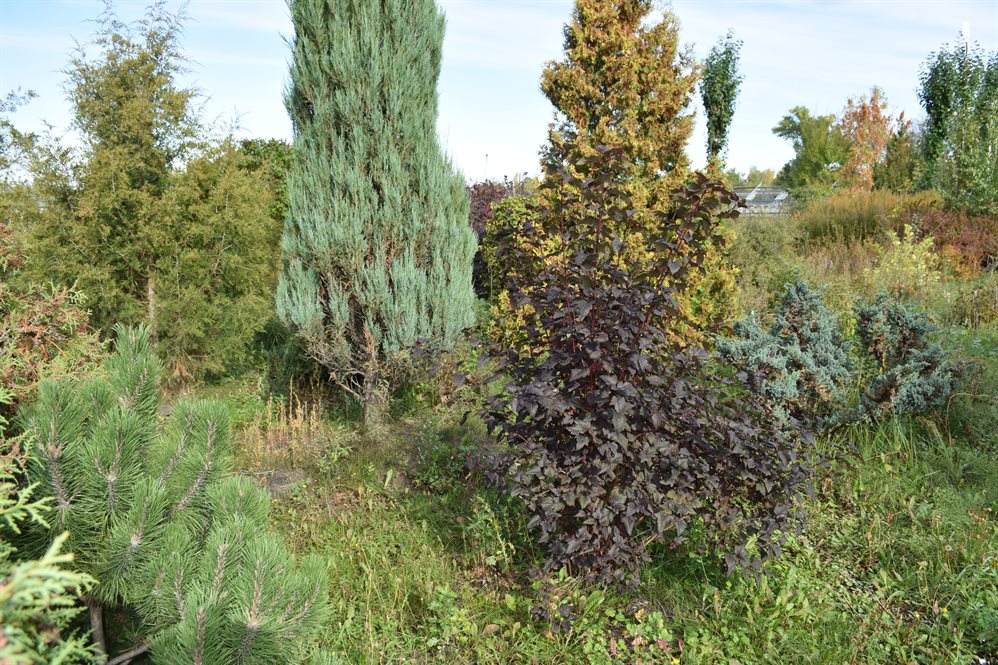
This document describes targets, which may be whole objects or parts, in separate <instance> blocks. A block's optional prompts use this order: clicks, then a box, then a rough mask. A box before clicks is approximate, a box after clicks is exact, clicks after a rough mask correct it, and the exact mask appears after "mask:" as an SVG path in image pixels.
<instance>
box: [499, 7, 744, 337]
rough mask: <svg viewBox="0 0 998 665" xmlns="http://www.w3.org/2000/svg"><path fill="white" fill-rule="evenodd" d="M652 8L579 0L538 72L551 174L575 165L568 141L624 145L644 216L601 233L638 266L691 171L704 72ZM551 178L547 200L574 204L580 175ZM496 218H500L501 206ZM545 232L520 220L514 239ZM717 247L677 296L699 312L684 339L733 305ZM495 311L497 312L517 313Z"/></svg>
mask: <svg viewBox="0 0 998 665" xmlns="http://www.w3.org/2000/svg"><path fill="white" fill-rule="evenodd" d="M652 9H653V3H652V1H651V0H611V1H608V0H577V2H576V3H575V11H574V13H573V16H572V20H571V21H570V22H569V24H568V25H567V26H566V28H565V57H564V59H562V60H560V61H557V62H550V63H548V65H547V66H546V67H545V69H544V74H543V77H542V79H541V89H542V91H543V92H544V94H545V95H546V96H547V98H548V99H549V100H550V101H551V103H552V104H553V105H554V107H555V109H556V116H555V121H554V122H553V123H552V125H551V127H550V130H549V145H548V146H546V147H545V149H544V150H543V153H542V162H543V165H544V168H545V171H546V173H548V174H549V175H548V178H550V177H552V175H551V174H559V173H561V171H562V169H563V168H566V167H567V168H569V169H573V168H575V167H574V165H566V164H564V163H563V160H562V157H561V156H562V155H564V154H565V150H564V146H565V145H566V144H571V145H572V146H573V151H574V154H579V155H581V159H582V160H583V161H582V163H583V164H584V163H585V160H587V159H590V160H597V159H602V156H601V155H602V153H601V148H603V147H613V148H618V149H620V151H621V153H622V158H621V159H620V160H619V162H618V164H617V168H618V169H619V172H618V173H616V174H615V177H616V178H618V180H617V182H618V185H619V186H620V187H621V190H622V191H623V192H624V193H625V194H626V196H627V197H628V200H629V201H631V202H632V205H633V210H634V212H633V217H634V219H635V220H636V221H637V222H638V223H637V224H632V223H630V220H628V224H615V223H613V222H609V224H610V228H608V229H606V233H605V234H604V237H606V238H611V237H614V236H617V238H618V240H619V241H620V242H621V243H623V244H624V247H625V249H624V254H623V255H624V256H625V257H627V260H628V261H630V262H633V263H634V264H635V265H640V264H642V263H646V262H647V261H648V260H649V259H650V257H649V256H648V255H647V252H646V250H645V249H644V248H645V247H646V246H647V244H646V243H645V242H644V241H643V235H644V234H646V233H647V232H648V231H650V230H651V229H652V228H653V227H654V224H656V223H657V222H656V220H657V219H658V217H657V215H656V213H657V212H659V211H662V210H668V209H669V208H670V207H671V206H672V202H671V198H670V197H671V193H672V192H673V191H674V190H675V189H676V188H677V187H679V186H680V185H682V184H683V183H684V182H686V181H687V180H688V179H689V178H690V171H689V158H688V157H687V155H686V152H685V146H686V143H687V141H688V139H689V137H690V134H691V133H692V130H693V113H692V111H690V103H691V100H692V97H693V94H694V92H695V89H696V81H697V76H698V70H697V67H696V65H695V63H694V61H693V59H692V56H691V55H690V53H689V52H687V51H685V50H683V49H682V48H681V46H680V41H679V22H678V20H677V18H676V16H675V15H674V14H673V13H672V12H670V11H666V12H665V13H664V15H663V17H662V18H661V20H659V21H657V22H650V21H649V17H650V15H651V12H652ZM557 177H558V178H559V179H560V176H557ZM551 184H552V186H551V187H546V188H544V189H543V191H542V193H541V194H540V196H541V197H542V199H543V200H542V203H543V204H545V205H550V204H551V203H552V201H553V200H554V199H561V200H563V203H564V201H569V206H571V203H570V201H571V200H573V199H577V198H578V192H577V191H575V190H576V189H577V187H576V185H574V184H573V183H571V182H564V181H563V182H560V183H551ZM566 218H567V219H571V218H572V217H571V216H570V215H569V216H567V217H566ZM496 223H497V224H498V225H502V223H503V220H502V214H501V213H497V222H496ZM642 229H643V230H642ZM539 232H540V231H539V230H538V229H535V228H533V227H531V228H530V229H527V228H523V227H521V228H519V229H518V230H517V232H516V233H512V234H510V235H509V237H508V241H510V242H518V241H522V238H520V239H517V238H516V235H517V233H521V234H525V233H539ZM537 246H538V247H539V248H540V247H544V248H546V249H545V250H544V252H546V253H547V254H548V258H547V260H548V261H552V262H555V263H557V262H558V261H561V260H565V259H566V258H567V256H568V255H569V253H570V252H571V248H569V247H562V246H560V241H559V236H558V234H554V235H551V236H550V237H548V238H545V239H544V240H543V241H542V242H540V243H537ZM718 249H719V248H718V247H717V246H711V248H710V256H709V258H708V260H707V261H706V263H705V265H704V266H703V268H702V269H701V270H700V271H699V273H698V274H697V275H695V276H694V277H693V278H691V279H690V280H689V283H688V286H687V288H686V289H685V290H684V292H683V293H681V294H680V302H681V304H682V306H683V308H684V310H685V312H686V313H687V315H688V316H690V317H692V319H693V320H694V321H693V322H694V325H692V326H689V327H686V328H684V329H683V330H675V331H672V332H673V333H674V334H678V335H679V336H680V337H681V338H682V339H684V340H687V341H690V342H700V341H702V337H701V336H700V335H699V334H698V332H697V331H699V330H702V329H705V328H710V327H713V326H716V325H718V324H719V323H721V322H723V321H725V320H726V319H728V318H730V316H731V315H732V314H733V312H734V306H733V297H732V294H733V292H734V286H735V284H734V273H733V271H732V270H731V269H730V268H728V267H726V266H725V265H724V262H723V259H722V257H721V256H720V252H719V251H718ZM500 253H501V252H500ZM514 306H515V305H514ZM497 309H498V310H499V311H498V312H497V314H498V315H499V316H500V317H503V316H509V315H513V313H511V312H508V311H507V312H505V313H504V312H503V311H502V307H501V306H500V307H497Z"/></svg>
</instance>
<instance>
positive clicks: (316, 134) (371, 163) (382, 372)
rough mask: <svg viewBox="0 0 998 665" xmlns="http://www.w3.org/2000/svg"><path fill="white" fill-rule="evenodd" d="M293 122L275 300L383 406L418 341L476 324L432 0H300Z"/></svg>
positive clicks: (439, 22) (327, 361)
mask: <svg viewBox="0 0 998 665" xmlns="http://www.w3.org/2000/svg"><path fill="white" fill-rule="evenodd" d="M291 16H292V20H293V22H294V27H295V36H294V42H293V60H292V63H291V82H290V86H289V90H288V93H287V96H286V105H287V108H288V112H289V114H290V115H291V120H292V123H293V126H294V157H293V163H292V166H291V170H290V173H289V175H288V203H289V211H288V216H287V219H286V223H285V229H284V237H283V247H284V269H283V272H282V275H281V279H280V283H279V286H278V293H277V311H278V314H279V315H280V316H281V318H282V319H284V320H285V322H287V323H288V324H289V325H290V326H291V327H292V328H293V329H295V330H296V331H297V333H298V334H299V335H300V336H301V337H302V338H303V340H304V342H305V346H306V348H307V349H308V351H309V353H310V354H311V355H312V356H314V357H315V358H316V359H317V360H318V361H319V362H321V363H322V364H323V365H325V366H326V367H327V368H328V369H329V370H331V373H332V375H333V376H335V377H336V378H337V380H338V382H339V384H340V385H341V386H342V387H343V388H344V389H345V390H346V391H347V392H348V393H351V394H352V395H353V396H354V397H356V398H357V399H359V400H360V401H361V402H362V403H363V405H364V413H365V420H366V421H368V422H370V421H371V420H372V419H375V418H376V417H377V414H378V412H379V411H380V410H381V408H382V407H383V405H384V401H385V397H386V394H387V390H388V389H389V387H390V382H391V379H392V377H393V375H394V372H395V371H396V370H397V369H398V368H399V367H400V365H401V362H400V361H402V360H404V359H405V357H406V356H407V354H408V353H409V352H410V351H411V350H412V349H413V348H414V347H415V346H416V345H417V344H418V343H420V341H421V340H425V345H426V346H427V347H430V348H433V349H440V348H446V347H449V346H452V345H453V344H454V343H455V342H456V341H457V339H458V337H459V335H460V333H461V331H462V330H464V329H465V328H467V327H468V326H470V325H471V324H472V323H473V320H474V313H473V304H474V292H473V289H472V281H471V272H472V261H473V258H474V254H475V237H474V233H473V232H472V231H471V229H470V228H469V227H468V223H467V220H468V198H467V195H466V193H465V190H464V181H463V179H462V178H461V177H460V175H459V174H458V173H457V172H456V171H455V169H454V167H453V166H452V165H451V163H450V162H449V160H448V159H447V158H446V157H445V156H444V154H443V153H442V151H441V148H440V145H439V142H438V140H437V135H436V118H437V92H436V83H437V79H438V77H439V74H440V60H441V47H442V42H443V35H444V17H443V15H442V14H441V13H440V12H439V10H438V9H437V7H436V4H435V3H434V2H433V0H292V2H291Z"/></svg>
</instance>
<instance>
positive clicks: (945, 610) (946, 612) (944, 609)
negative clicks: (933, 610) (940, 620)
mask: <svg viewBox="0 0 998 665" xmlns="http://www.w3.org/2000/svg"><path fill="white" fill-rule="evenodd" d="M948 613H949V610H948V609H946V608H945V607H944V608H943V616H946V615H947V614H948Z"/></svg>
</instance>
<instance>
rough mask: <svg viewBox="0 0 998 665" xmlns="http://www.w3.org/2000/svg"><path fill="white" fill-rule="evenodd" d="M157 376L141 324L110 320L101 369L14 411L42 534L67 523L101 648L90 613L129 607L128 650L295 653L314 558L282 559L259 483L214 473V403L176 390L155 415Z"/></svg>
mask: <svg viewBox="0 0 998 665" xmlns="http://www.w3.org/2000/svg"><path fill="white" fill-rule="evenodd" d="M159 374H160V364H159V362H158V361H157V360H156V358H155V356H154V355H153V354H152V352H151V349H150V342H149V330H148V328H139V329H134V328H119V329H118V341H117V346H116V349H115V351H114V353H113V354H112V355H111V356H110V357H109V358H108V360H107V362H106V363H105V366H104V368H103V373H102V374H98V375H97V376H96V377H95V378H93V379H89V380H75V381H63V382H58V383H52V382H46V383H43V384H42V386H41V387H40V389H39V398H38V401H37V402H36V403H35V404H34V405H33V406H31V407H30V408H29V409H27V410H26V411H25V412H24V413H22V414H21V418H22V423H23V425H24V428H25V430H26V431H27V432H29V433H30V434H31V436H32V437H33V438H34V440H35V441H36V442H37V445H36V447H35V448H34V450H33V451H32V454H31V457H30V459H29V464H28V468H27V475H28V478H29V480H30V481H31V482H33V483H36V484H37V486H38V488H39V491H40V493H43V494H45V495H47V496H49V497H51V501H52V505H53V507H54V511H53V514H52V517H51V519H50V520H49V522H50V528H49V529H47V530H45V532H44V533H43V534H42V535H43V536H44V541H45V543H46V544H47V543H48V542H52V541H53V540H54V539H55V538H56V537H57V536H58V534H60V533H62V532H63V531H68V532H69V533H70V536H69V540H68V541H67V545H68V547H69V549H71V550H72V551H74V553H75V554H76V565H77V566H78V568H79V569H80V570H82V571H83V572H85V573H87V574H88V575H90V576H92V577H93V578H94V579H95V580H96V585H95V586H94V587H93V589H92V591H91V592H90V594H89V600H88V605H89V608H90V618H91V628H92V631H93V634H94V642H95V644H96V645H98V646H99V647H100V648H101V649H102V650H104V651H105V652H106V647H105V642H104V639H103V635H104V630H103V622H104V621H105V620H110V617H124V616H128V615H129V614H130V613H132V612H134V614H135V615H136V616H137V617H138V621H139V624H138V625H130V626H128V627H127V628H128V631H123V632H131V633H132V634H138V635H140V636H143V637H144V639H143V640H142V641H141V643H140V644H139V645H138V646H137V647H136V648H135V650H134V653H135V654H137V653H141V652H143V651H145V650H147V649H149V650H150V652H151V654H152V659H153V662H155V663H204V664H206V665H207V664H208V663H262V662H281V663H284V662H301V657H302V655H303V653H304V649H305V647H306V645H307V643H308V641H309V639H310V638H311V637H312V636H313V635H314V632H315V630H316V628H317V626H318V625H319V622H320V621H321V617H322V615H323V608H324V605H325V602H324V601H325V584H326V576H325V570H324V563H323V562H322V561H321V560H312V559H309V560H305V561H302V562H300V563H299V564H296V563H295V562H294V560H293V558H292V557H291V555H290V554H289V553H288V551H287V550H286V548H285V547H284V545H283V544H282V543H281V542H280V541H279V540H278V539H277V538H276V537H275V536H274V535H273V534H270V533H268V532H267V508H268V506H269V497H268V496H267V494H266V492H265V491H263V490H261V489H259V488H257V487H256V485H254V484H253V483H251V482H249V481H248V480H245V479H237V478H231V477H230V478H226V477H225V474H226V471H227V469H228V465H229V454H228V449H229V420H228V414H227V412H226V410H225V408H224V406H223V405H221V404H219V403H213V402H207V401H182V402H179V403H177V404H175V405H174V406H173V409H172V413H171V415H170V418H169V420H168V421H167V423H166V425H165V427H163V428H160V427H159V426H158V424H157V416H158V413H159V410H160V403H159V390H158V376H159ZM105 608H121V609H124V608H127V609H128V610H129V612H114V613H105V612H104V609H105ZM118 628H123V627H118ZM116 632H119V631H116Z"/></svg>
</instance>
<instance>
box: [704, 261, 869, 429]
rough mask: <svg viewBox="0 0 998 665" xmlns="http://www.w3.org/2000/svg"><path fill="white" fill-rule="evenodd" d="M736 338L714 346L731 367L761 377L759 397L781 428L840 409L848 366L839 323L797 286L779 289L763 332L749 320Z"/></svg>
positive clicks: (813, 294)
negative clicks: (772, 315)
mask: <svg viewBox="0 0 998 665" xmlns="http://www.w3.org/2000/svg"><path fill="white" fill-rule="evenodd" d="M733 327H734V332H735V334H736V335H738V337H735V338H727V339H721V340H719V341H718V345H717V346H718V351H719V352H720V353H721V355H722V356H723V357H725V358H727V359H728V360H731V361H732V362H734V363H735V364H736V365H738V366H740V367H743V368H745V369H749V370H751V371H753V372H760V373H761V375H762V377H763V378H762V380H761V384H760V386H759V388H760V390H761V392H762V393H763V394H764V395H766V396H767V397H769V399H770V400H771V401H772V403H773V409H774V411H775V413H776V414H777V415H778V416H779V417H780V418H781V419H782V420H784V421H785V422H788V423H789V420H790V419H791V418H793V419H796V420H802V419H809V418H810V417H811V416H812V415H819V416H826V415H830V414H831V413H832V412H833V411H834V410H835V409H837V408H840V407H841V406H842V402H843V400H844V399H845V396H844V388H845V386H846V384H847V383H848V382H849V378H850V371H851V364H850V362H849V356H848V346H847V343H846V342H845V340H844V339H843V337H842V333H841V331H840V330H839V322H838V318H837V317H836V316H835V315H834V314H833V313H832V312H830V311H829V310H828V309H827V308H826V307H825V305H824V303H823V302H822V300H821V294H820V293H819V292H817V291H815V290H814V289H812V288H811V287H810V286H808V284H806V283H805V282H803V281H801V280H797V281H795V282H791V283H790V284H787V285H786V286H785V287H784V294H783V297H782V298H781V299H780V302H779V303H778V304H777V306H776V321H775V322H774V323H773V325H772V326H771V327H770V329H769V330H768V331H766V330H763V329H762V327H761V326H760V325H759V322H758V321H757V320H756V319H755V318H754V317H749V318H746V319H742V320H739V321H736V322H735V324H734V326H733Z"/></svg>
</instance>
